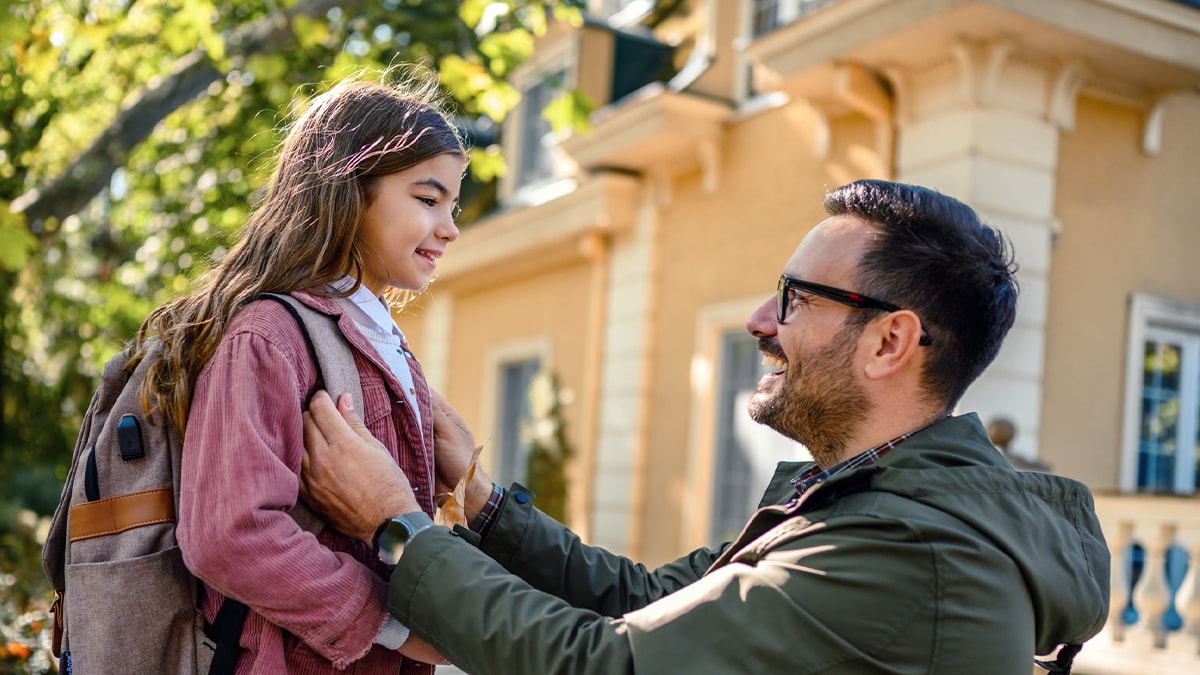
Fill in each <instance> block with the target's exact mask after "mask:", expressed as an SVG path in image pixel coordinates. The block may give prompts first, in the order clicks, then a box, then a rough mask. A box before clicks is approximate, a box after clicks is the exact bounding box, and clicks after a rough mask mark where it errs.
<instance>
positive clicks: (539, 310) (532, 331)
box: [398, 248, 591, 467]
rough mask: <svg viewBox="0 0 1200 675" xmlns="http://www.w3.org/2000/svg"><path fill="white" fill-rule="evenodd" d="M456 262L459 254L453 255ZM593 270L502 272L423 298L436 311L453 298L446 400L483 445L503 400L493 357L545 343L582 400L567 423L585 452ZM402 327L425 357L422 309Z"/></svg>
mask: <svg viewBox="0 0 1200 675" xmlns="http://www.w3.org/2000/svg"><path fill="white" fill-rule="evenodd" d="M449 255H453V248H451V252H450V253H449ZM589 265H590V264H589V263H587V262H585V261H579V262H573V263H566V264H561V265H558V266H555V267H553V268H551V269H546V270H543V271H542V273H541V274H539V275H538V276H528V275H526V276H522V277H518V278H515V279H504V277H503V275H502V270H498V271H497V274H496V278H497V279H499V281H498V282H496V283H494V284H472V285H468V284H465V283H456V282H454V281H449V282H439V283H435V285H434V287H433V289H432V290H431V291H430V294H431V295H428V296H425V297H422V298H420V299H419V301H418V303H417V304H421V305H423V306H430V305H432V304H433V303H437V302H438V301H439V298H443V299H444V298H447V297H450V298H452V300H451V302H452V307H453V309H452V316H451V324H450V325H451V326H452V329H451V331H450V334H451V335H450V343H451V344H450V349H449V355H450V357H449V372H448V373H445V374H443V375H444V382H445V383H446V384H445V387H444V390H443V391H442V393H443V394H444V395H445V396H446V398H447V399H448V400H449V401H450V403H451V404H452V405H453V406H454V407H455V408H456V409H457V410H458V411H459V413H461V414H462V416H463V418H464V419H465V420H466V421H467V423H468V424H469V425H470V426H471V428H472V430H473V431H474V432H475V440H476V442H479V443H485V441H487V440H488V439H489V438H490V437H491V435H492V434H493V433H494V429H490V428H489V427H490V426H491V425H490V422H491V421H493V420H494V413H495V410H494V409H488V408H491V407H493V406H495V405H496V404H497V401H496V397H495V393H494V392H489V391H486V389H487V386H486V384H485V383H486V382H488V381H489V378H488V370H489V369H491V368H493V367H494V365H495V363H494V361H493V360H492V359H491V352H490V350H492V349H494V348H503V347H504V346H506V345H514V344H529V343H533V342H545V343H546V344H547V345H548V346H549V349H550V355H551V359H552V361H553V362H552V363H551V364H550V365H551V366H552V367H553V368H554V369H555V370H556V371H557V374H558V377H559V383H560V386H561V388H563V389H566V390H570V391H571V392H573V393H574V394H575V400H574V401H573V402H572V403H571V404H570V405H567V406H566V407H565V410H564V416H565V419H566V425H567V436H568V438H569V440H570V442H571V444H572V446H573V447H574V448H575V449H576V451H577V452H578V451H579V449H580V448H581V447H582V446H581V445H580V444H581V441H582V439H581V437H580V435H579V434H580V429H579V427H580V414H581V407H582V406H583V405H584V401H582V400H581V399H580V397H579V396H578V394H580V393H581V389H582V384H583V369H584V366H585V363H584V358H583V349H584V347H583V346H584V345H585V344H586V340H587V312H588V306H587V299H588V297H589V293H588V289H589V285H590V281H591V276H590V275H591V270H590V266H589ZM398 323H399V324H400V327H401V330H403V331H404V332H405V335H406V336H408V337H409V338H410V343H411V344H412V346H413V350H414V353H416V354H417V355H418V356H420V355H421V354H422V353H423V350H422V345H423V344H424V334H423V323H422V312H421V310H420V309H415V310H413V311H410V312H406V313H405V314H404V315H403V316H401V317H400V319H399V321H398ZM491 381H493V382H494V378H493V379H492V380H491ZM490 447H492V448H494V445H492V446H490ZM488 450H489V445H488V444H487V443H485V445H484V454H485V456H484V457H483V458H482V459H481V462H482V464H483V466H484V467H490V466H492V464H491V458H490V456H486V455H487V453H488Z"/></svg>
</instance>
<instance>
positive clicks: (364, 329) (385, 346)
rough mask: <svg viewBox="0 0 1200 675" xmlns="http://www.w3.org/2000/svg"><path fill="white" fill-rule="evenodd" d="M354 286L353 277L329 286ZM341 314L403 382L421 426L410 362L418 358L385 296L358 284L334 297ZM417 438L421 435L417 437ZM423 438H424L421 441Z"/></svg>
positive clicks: (410, 405)
mask: <svg viewBox="0 0 1200 675" xmlns="http://www.w3.org/2000/svg"><path fill="white" fill-rule="evenodd" d="M353 285H354V279H353V278H352V277H351V276H350V275H348V274H347V275H343V276H342V278H341V279H338V280H337V281H335V282H333V283H331V284H330V286H332V287H333V288H334V289H335V290H339V291H344V290H347V289H349V288H350V287H351V286H353ZM334 301H335V302H337V304H338V306H339V307H341V308H342V311H344V312H345V313H346V315H347V316H349V317H350V318H351V319H352V320H353V321H354V326H355V327H356V328H358V331H359V332H360V333H362V334H363V337H365V338H367V341H368V342H370V343H371V346H372V347H374V348H375V351H376V352H378V353H379V356H380V358H382V359H383V361H384V363H386V364H387V365H388V368H390V369H391V371H392V374H393V375H395V376H396V379H397V380H399V381H400V387H401V389H403V391H404V398H405V402H406V403H407V404H408V405H409V407H411V408H412V410H413V414H414V415H416V418H417V424H418V425H420V424H421V408H420V407H419V406H418V405H417V390H416V388H415V387H414V386H413V374H412V367H411V366H409V364H408V360H409V359H415V358H416V357H415V356H413V354H412V352H411V351H409V350H407V349H405V348H404V345H405V343H406V342H407V341H405V340H404V333H402V332H401V331H400V327H399V326H397V325H396V320H395V319H393V318H392V311H391V309H389V308H388V305H387V302H386V301H385V300H384V298H383V297H382V296H376V295H374V294H373V293H371V289H369V288H367V287H366V286H363V285H359V287H358V290H357V291H355V292H354V293H353V294H352V295H350V296H349V297H345V298H334ZM418 436H422V435H421V434H418ZM423 438H424V437H423V436H422V439H423Z"/></svg>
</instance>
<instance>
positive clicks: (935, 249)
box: [825, 180, 1017, 410]
mask: <svg viewBox="0 0 1200 675" xmlns="http://www.w3.org/2000/svg"><path fill="white" fill-rule="evenodd" d="M825 210H826V211H828V212H829V213H830V214H831V215H835V216H836V215H851V216H857V217H859V218H862V219H863V220H866V221H868V222H870V223H872V224H873V225H874V226H875V227H876V229H877V230H878V231H879V236H878V237H876V238H875V239H874V240H873V241H872V243H871V244H870V245H868V248H867V250H866V251H865V252H864V253H863V256H862V260H861V261H860V262H859V268H858V272H857V283H858V287H857V288H855V289H854V290H856V291H859V292H860V293H865V294H867V295H870V296H872V297H875V298H879V299H881V300H886V301H888V302H891V303H892V304H895V305H898V306H900V307H903V308H905V309H911V310H913V311H914V312H916V314H917V316H919V317H920V319H921V325H922V327H923V328H924V329H925V330H926V331H927V332H928V333H929V336H930V338H931V340H932V343H931V344H930V345H929V346H927V347H924V349H928V350H929V358H928V359H927V360H926V363H925V372H924V373H923V381H924V385H925V389H926V391H927V392H928V393H929V394H930V395H931V396H932V397H934V398H935V399H936V400H938V401H939V402H944V404H945V407H946V410H949V409H950V408H952V407H954V405H955V404H956V403H957V402H958V400H959V398H961V397H962V395H963V392H965V391H966V390H967V387H968V386H970V384H971V383H972V382H974V381H975V379H976V378H978V377H979V375H980V374H981V373H982V372H983V370H984V369H985V368H987V366H988V364H990V363H991V362H992V360H993V359H995V358H996V353H997V352H999V351H1000V344H1001V343H1002V342H1003V341H1004V336H1005V335H1006V334H1007V333H1008V329H1009V328H1011V327H1012V324H1013V319H1014V318H1015V317H1016V313H1017V280H1016V276H1015V275H1016V270H1017V266H1016V263H1015V262H1014V261H1013V257H1012V249H1011V247H1010V246H1009V243H1008V241H1007V240H1006V239H1005V237H1004V235H1003V234H1001V233H1000V231H999V230H997V229H995V228H993V227H990V226H988V225H985V224H983V223H982V222H981V221H980V220H979V216H978V215H976V213H975V211H974V210H972V209H971V207H969V206H967V205H966V204H963V203H962V202H960V201H958V200H957V199H954V198H951V197H947V196H946V195H943V194H941V193H938V192H936V191H934V190H930V189H928V188H923V187H918V186H915V185H905V184H903V183H891V182H887V181H880V180H860V181H855V182H853V183H849V184H847V185H843V186H842V187H840V188H838V189H836V190H834V191H833V192H830V193H829V194H828V195H827V196H826V197H825ZM860 316H861V314H860ZM869 318H870V316H869V315H867V316H862V319H861V320H866V319H869Z"/></svg>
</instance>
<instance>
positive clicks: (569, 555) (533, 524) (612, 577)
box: [480, 483, 723, 617]
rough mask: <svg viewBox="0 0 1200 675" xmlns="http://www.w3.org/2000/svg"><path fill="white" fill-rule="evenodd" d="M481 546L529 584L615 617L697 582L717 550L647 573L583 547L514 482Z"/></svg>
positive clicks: (696, 553) (695, 553) (618, 558)
mask: <svg viewBox="0 0 1200 675" xmlns="http://www.w3.org/2000/svg"><path fill="white" fill-rule="evenodd" d="M480 550H482V551H483V552H484V553H486V554H488V555H489V556H491V557H492V558H493V559H495V560H496V561H497V562H499V563H500V564H501V565H502V566H503V567H504V568H505V569H507V570H508V571H509V572H512V573H513V574H516V575H517V576H519V577H521V578H522V579H524V580H525V581H526V582H527V583H529V584H530V585H531V586H533V587H534V588H536V589H538V590H541V591H545V592H547V593H550V594H552V595H555V596H558V597H560V598H562V599H564V600H566V601H567V602H568V603H569V604H571V605H573V606H575V607H580V608H583V609H588V610H591V611H593V612H596V613H598V614H602V615H604V616H609V617H619V616H621V615H623V614H625V613H626V612H630V611H633V610H635V609H638V608H639V607H642V606H644V605H646V604H648V603H651V602H654V601H655V600H657V599H658V598H661V597H663V596H664V595H667V594H668V593H673V592H675V591H677V590H679V589H680V588H683V587H684V586H687V585H688V584H690V583H692V582H694V581H696V580H697V579H699V578H700V577H701V576H703V575H704V573H705V571H707V570H708V568H709V566H711V565H712V563H713V561H715V560H716V559H717V557H718V556H719V555H720V552H721V550H713V549H708V548H700V549H697V550H695V551H693V552H692V553H690V554H688V555H686V556H684V557H682V558H679V559H678V560H675V561H674V562H671V563H668V564H665V565H663V566H661V567H659V568H657V569H655V570H653V571H651V570H649V569H647V568H646V566H645V565H642V564H639V563H635V562H633V561H631V560H629V559H628V558H624V557H622V556H618V555H614V554H612V553H610V552H608V551H606V550H604V549H602V548H597V547H594V546H587V545H585V544H584V543H583V542H582V541H581V540H580V539H579V536H578V535H576V534H575V533H574V532H572V531H570V530H569V529H567V528H566V527H565V526H564V525H562V524H561V523H559V522H558V521H556V520H554V519H553V518H551V517H549V516H547V515H546V514H544V513H542V512H541V511H538V510H537V509H536V508H534V506H533V494H532V493H530V492H529V491H528V490H527V489H526V488H524V487H523V486H521V485H519V484H516V483H514V484H513V486H512V488H510V489H509V491H508V493H507V494H506V496H505V499H504V502H503V504H502V505H501V508H500V513H499V514H497V519H496V522H495V524H494V525H493V526H492V529H491V531H490V532H489V534H488V536H487V538H486V539H484V540H483V542H482V543H481V545H480ZM722 550H723V549H722Z"/></svg>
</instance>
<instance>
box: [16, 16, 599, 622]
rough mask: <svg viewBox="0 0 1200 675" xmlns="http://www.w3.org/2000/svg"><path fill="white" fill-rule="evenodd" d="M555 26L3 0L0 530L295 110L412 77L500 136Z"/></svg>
mask: <svg viewBox="0 0 1200 675" xmlns="http://www.w3.org/2000/svg"><path fill="white" fill-rule="evenodd" d="M555 15H556V16H558V17H560V18H565V19H570V20H576V21H577V20H578V18H579V17H578V9H576V8H575V7H574V5H573V2H572V0H508V1H507V2H490V1H488V0H466V1H464V2H452V1H450V0H341V1H340V2H339V1H338V0H267V1H266V2H263V1H261V0H0V291H2V292H0V413H2V415H0V516H2V515H4V514H9V513H21V514H26V513H28V512H29V511H30V510H31V511H32V512H33V513H35V514H46V513H48V512H50V511H51V510H52V509H53V507H54V506H55V504H56V503H57V499H58V492H59V490H60V489H61V485H62V480H63V479H64V478H65V475H66V471H67V468H68V467H67V464H68V462H69V458H70V455H71V447H72V445H73V442H74V437H75V434H76V432H77V430H78V427H79V423H80V417H81V414H82V411H83V409H84V408H86V406H87V403H88V400H89V398H90V396H91V392H92V391H93V390H94V389H95V386H96V382H97V378H98V374H99V372H100V368H101V366H102V364H103V362H104V360H105V359H106V358H107V357H108V356H110V355H111V354H113V353H115V352H116V351H118V350H119V349H120V348H121V346H122V345H123V343H124V342H126V341H127V340H129V339H130V338H132V336H133V335H134V334H135V332H136V330H137V328H138V326H139V325H140V324H141V322H142V320H143V319H144V318H145V316H146V314H147V313H148V312H149V311H150V310H151V309H152V308H153V307H154V306H156V305H157V304H159V303H161V302H162V301H163V300H165V299H167V298H168V297H171V296H174V295H177V294H178V293H180V292H183V291H184V290H186V289H187V288H188V283H189V279H191V278H193V277H194V276H196V273H197V272H198V271H200V270H201V269H203V268H204V267H205V266H207V265H208V264H209V262H210V261H211V260H213V259H216V258H219V257H220V256H221V255H222V253H223V252H224V250H225V249H226V247H228V246H229V244H230V242H231V238H232V236H233V234H234V232H235V231H236V229H237V228H238V227H239V226H240V225H241V224H242V223H243V222H244V221H245V219H246V215H247V213H248V212H249V210H250V208H251V207H252V205H253V203H254V201H255V199H256V195H257V194H258V191H259V190H261V189H262V187H263V186H264V184H265V182H266V179H267V178H268V176H269V174H270V171H271V168H272V167H271V166H270V165H269V163H268V158H269V157H270V156H271V155H272V153H273V150H274V147H275V145H276V143H277V142H278V141H279V140H280V134H279V129H280V128H281V125H282V124H283V123H284V122H285V121H286V120H287V118H288V113H289V112H290V111H291V104H292V101H293V100H294V99H295V98H297V97H298V96H304V95H308V94H311V93H313V92H315V91H318V90H320V89H321V88H322V87H323V86H324V85H325V84H326V83H328V82H330V81H333V80H336V79H340V78H341V77H343V76H344V75H346V74H348V73H352V72H355V71H358V70H375V69H385V68H387V67H388V66H390V65H393V64H401V63H418V64H422V65H423V66H425V67H426V68H429V69H436V70H437V71H438V73H439V75H440V77H441V80H442V82H443V85H444V87H445V89H446V90H447V92H448V93H449V94H450V95H451V96H452V97H453V99H454V101H456V104H457V107H458V113H459V114H461V115H462V116H463V119H464V120H466V121H468V122H469V120H471V119H475V118H479V117H481V116H482V117H486V118H491V119H492V120H494V121H499V120H500V119H502V118H503V116H504V114H505V113H506V112H507V111H508V110H509V109H510V108H511V107H512V106H513V105H514V104H515V103H516V101H517V99H518V95H517V93H516V92H515V91H514V90H513V89H512V88H511V87H510V86H509V85H508V84H507V83H506V82H505V80H504V78H505V77H506V76H507V75H508V73H509V72H510V71H511V70H512V68H514V67H515V66H516V65H517V64H518V63H519V62H520V61H521V60H522V59H523V58H525V57H526V56H527V55H528V54H529V52H530V51H531V49H532V43H533V35H534V34H536V33H537V32H539V31H541V30H543V29H544V27H545V24H546V22H547V20H548V16H555ZM483 150H484V148H478V149H477V150H476V151H473V152H477V153H479V159H478V161H474V160H473V165H475V167H476V168H478V169H481V170H483V172H485V173H486V172H488V171H495V165H494V163H490V162H489V161H488V160H487V159H486V158H485V156H484V155H483ZM475 188H476V189H478V185H476V186H475ZM470 189H471V186H469V185H464V193H466V192H467V191H468V190H470ZM5 502H7V506H6V505H5ZM18 507H20V508H18ZM14 518H15V516H14V517H4V518H0V537H4V536H6V535H8V534H11V533H14V532H18V527H17V525H16V524H15V523H14V522H13V521H14ZM21 518H23V519H27V516H25V515H22V516H21ZM22 527H24V529H21V530H20V533H21V536H22V537H32V534H29V533H30V532H31V531H32V530H30V528H28V527H25V526H22ZM0 565H4V568H3V569H0V577H3V576H4V574H7V573H10V572H11V571H12V570H11V569H10V566H9V564H8V563H6V562H5V560H0ZM26 567H28V566H26ZM22 579H23V580H24V575H22ZM27 581H29V583H40V582H41V580H27ZM14 593H15V592H14ZM21 594H25V595H28V597H36V593H27V591H26V590H21V593H16V594H14V595H11V596H9V595H8V593H7V592H6V593H5V594H4V595H5V597H6V600H7V599H8V598H10V597H19V596H21ZM0 614H2V612H0Z"/></svg>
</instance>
